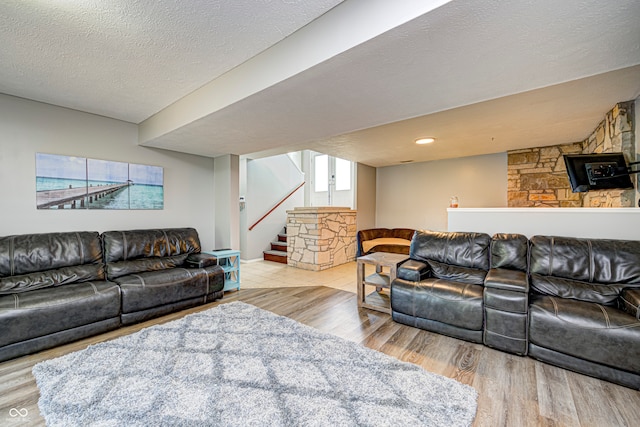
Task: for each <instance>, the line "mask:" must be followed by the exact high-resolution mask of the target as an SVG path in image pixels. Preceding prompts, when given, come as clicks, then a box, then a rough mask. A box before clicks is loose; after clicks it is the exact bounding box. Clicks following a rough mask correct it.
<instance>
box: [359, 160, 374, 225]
mask: <svg viewBox="0 0 640 427" xmlns="http://www.w3.org/2000/svg"><path fill="white" fill-rule="evenodd" d="M355 209H356V210H357V211H358V213H357V215H356V227H357V229H358V230H366V229H368V228H375V226H376V168H374V167H371V166H367V165H363V164H362V163H356V206H355Z"/></svg>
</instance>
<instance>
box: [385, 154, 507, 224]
mask: <svg viewBox="0 0 640 427" xmlns="http://www.w3.org/2000/svg"><path fill="white" fill-rule="evenodd" d="M376 188H377V195H376V227H387V228H393V227H408V228H416V229H430V230H447V208H448V207H449V198H450V197H451V196H453V195H456V196H458V199H459V201H460V207H464V208H469V207H478V208H479V207H506V206H507V154H506V153H498V154H489V155H484V156H474V157H463V158H458V159H448V160H438V161H432V162H422V163H410V164H406V165H398V166H388V167H384V168H378V170H377V185H376Z"/></svg>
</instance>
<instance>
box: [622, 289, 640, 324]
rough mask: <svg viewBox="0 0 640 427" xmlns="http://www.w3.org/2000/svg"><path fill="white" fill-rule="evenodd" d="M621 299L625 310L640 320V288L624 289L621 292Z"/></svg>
mask: <svg viewBox="0 0 640 427" xmlns="http://www.w3.org/2000/svg"><path fill="white" fill-rule="evenodd" d="M620 301H621V306H622V309H623V310H624V311H626V312H627V313H629V314H630V315H632V316H633V317H635V318H636V319H638V320H640V289H638V288H625V289H623V290H622V292H621V293H620Z"/></svg>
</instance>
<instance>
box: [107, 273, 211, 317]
mask: <svg viewBox="0 0 640 427" xmlns="http://www.w3.org/2000/svg"><path fill="white" fill-rule="evenodd" d="M215 271H220V272H222V268H221V267H210V271H208V270H207V269H192V268H170V269H167V270H158V271H148V272H143V273H138V274H131V275H128V276H121V277H118V278H116V279H114V281H115V282H116V283H118V284H119V285H120V287H121V289H122V313H133V312H136V311H140V310H146V309H149V308H153V307H158V306H161V305H165V304H171V303H175V302H178V301H182V300H187V299H191V298H198V297H203V298H204V296H205V295H206V294H207V293H208V290H209V282H210V275H213V274H214V272H215ZM203 301H204V299H203Z"/></svg>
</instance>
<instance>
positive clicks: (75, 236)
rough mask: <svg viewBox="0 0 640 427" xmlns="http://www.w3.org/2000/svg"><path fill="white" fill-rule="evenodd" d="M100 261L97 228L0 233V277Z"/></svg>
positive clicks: (100, 250) (100, 252)
mask: <svg viewBox="0 0 640 427" xmlns="http://www.w3.org/2000/svg"><path fill="white" fill-rule="evenodd" d="M101 263H102V249H101V246H100V236H99V234H98V233H97V232H93V231H78V232H71V233H46V234H24V235H18V236H6V237H0V277H7V276H15V275H22V274H29V273H35V272H40V271H46V270H56V269H59V268H63V267H72V266H76V265H83V264H101ZM101 279H103V278H99V277H97V278H95V279H92V280H101Z"/></svg>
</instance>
